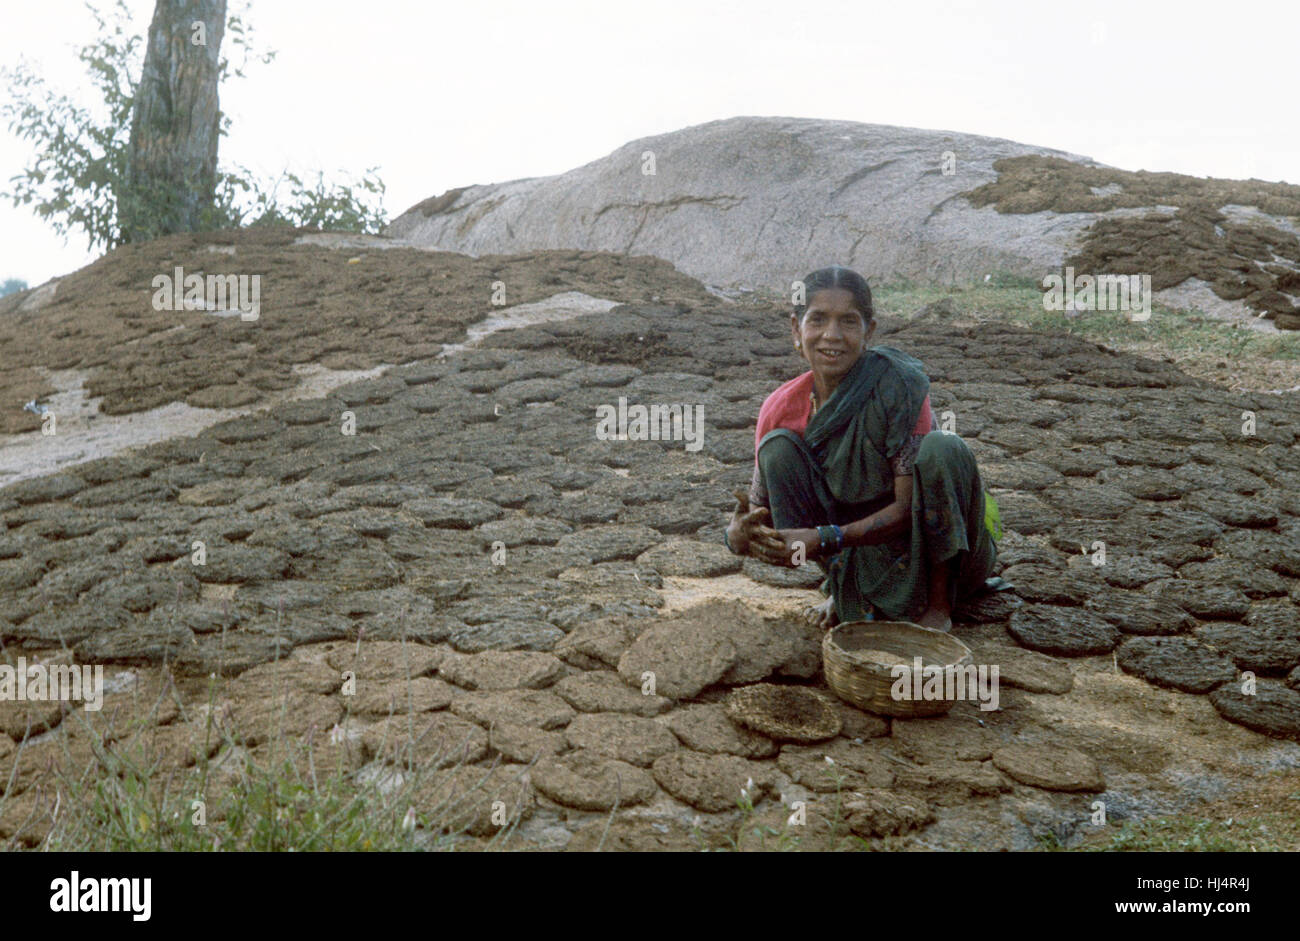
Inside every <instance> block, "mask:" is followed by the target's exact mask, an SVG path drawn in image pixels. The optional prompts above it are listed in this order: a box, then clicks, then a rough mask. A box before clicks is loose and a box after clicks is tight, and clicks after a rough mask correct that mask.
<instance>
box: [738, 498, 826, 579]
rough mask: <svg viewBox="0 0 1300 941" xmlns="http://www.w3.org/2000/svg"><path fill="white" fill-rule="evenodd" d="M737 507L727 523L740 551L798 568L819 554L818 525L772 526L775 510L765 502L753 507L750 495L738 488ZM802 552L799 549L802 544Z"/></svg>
mask: <svg viewBox="0 0 1300 941" xmlns="http://www.w3.org/2000/svg"><path fill="white" fill-rule="evenodd" d="M734 496H735V498H736V509H735V511H734V512H732V514H731V523H730V524H729V525H728V526H727V541H728V542H729V543H730V544H731V548H732V551H733V552H735V553H736V554H737V555H748V556H752V557H753V558H755V559H758V560H759V561H760V562H766V563H767V564H768V565H780V566H783V567H785V568H796V567H797V566H798V565H799V563H801V562H803V561H807V560H811V559H813V558H815V557H816V555H817V552H818V551H819V550H820V549H821V542H820V540H819V539H818V538H817V530H815V529H773V528H772V527H771V525H769V524H770V523H771V522H772V513H771V511H770V510H768V508H767V507H765V506H760V507H755V508H751V507H750V505H749V495H748V494H747V493H744V492H743V491H736V492H735V494H734ZM800 543H802V545H803V552H802V553H800V552H799V544H800Z"/></svg>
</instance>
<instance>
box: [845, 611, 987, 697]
mask: <svg viewBox="0 0 1300 941" xmlns="http://www.w3.org/2000/svg"><path fill="white" fill-rule="evenodd" d="M881 653H883V654H886V655H887V656H871V655H872V654H881ZM914 657H920V658H921V664H922V666H931V665H934V666H939V667H946V666H949V665H953V666H963V667H964V666H965V665H966V664H968V663H970V662H971V651H970V648H969V647H967V646H966V645H965V644H963V643H962V642H961V641H959V640H958V639H957V638H955V637H953V636H951V635H949V634H945V633H944V632H943V631H936V630H932V629H930V628H928V627H921V626H920V625H919V624H912V623H911V622H909V621H852V622H850V623H848V624H840V625H839V626H838V627H835V628H833V629H831V630H829V631H827V632H826V637H825V639H823V640H822V660H823V662H824V664H825V667H826V682H827V683H828V684H830V687H831V689H832V690H834V691H835V695H837V696H839V697H840V698H841V699H843V700H844V701H845V702H849V703H852V704H853V705H855V706H857V707H858V708H859V709H865V710H866V711H867V712H874V713H878V714H879V715H886V716H898V717H900V718H913V717H916V716H937V715H943V714H944V713H945V712H947V711H948V710H950V709H951V708H952V706H953V703H954V702H955V701H956V700H951V699H922V698H920V690H917V689H914V690H913V693H914V695H913V698H911V699H895V698H894V697H893V696H892V695H891V694H890V690H891V689H892V688H893V686H894V684H895V682H897V681H896V679H895V676H894V674H893V673H892V672H891V667H892V666H893V664H894V663H903V664H906V665H907V667H908V670H909V671H910V670H911V669H912V665H913V658H914Z"/></svg>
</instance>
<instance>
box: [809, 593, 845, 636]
mask: <svg viewBox="0 0 1300 941" xmlns="http://www.w3.org/2000/svg"><path fill="white" fill-rule="evenodd" d="M803 616H804V620H806V621H807V622H808V623H809V624H812V625H813V626H815V627H820V628H821V629H822V630H824V631H829V630H830V629H831V628H832V627H834V626H835V625H836V624H838V623H840V619H839V616H838V615H837V614H836V613H835V599H834V598H827V599H826V600H825V601H823V602H822V603H821V604H814V605H809V607H808V608H807V609H806V610H805V611H804V613H803Z"/></svg>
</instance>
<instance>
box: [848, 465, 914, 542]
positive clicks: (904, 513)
mask: <svg viewBox="0 0 1300 941" xmlns="http://www.w3.org/2000/svg"><path fill="white" fill-rule="evenodd" d="M911 526H912V475H911V474H908V475H906V476H905V477H895V478H894V502H893V503H891V504H889V506H886V507H884V508H883V509H880V510H877V511H876V512H875V513H872V514H871V515H870V516H868V517H865V518H863V519H860V520H857V521H856V522H853V523H850V524H849V525H847V526H845V527H844V545H845V546H846V547H848V546H874V545H876V544H877V543H882V542H888V541H889V540H890V539H892V538H894V537H895V536H897V535H899V534H900V533H905V532H907V531H908V529H910V528H911Z"/></svg>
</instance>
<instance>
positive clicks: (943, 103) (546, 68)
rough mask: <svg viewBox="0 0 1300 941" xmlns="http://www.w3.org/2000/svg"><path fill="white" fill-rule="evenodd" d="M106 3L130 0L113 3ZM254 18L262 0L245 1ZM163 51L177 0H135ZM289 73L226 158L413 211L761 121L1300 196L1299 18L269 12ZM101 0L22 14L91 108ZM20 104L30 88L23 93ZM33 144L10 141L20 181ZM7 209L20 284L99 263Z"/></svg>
mask: <svg viewBox="0 0 1300 941" xmlns="http://www.w3.org/2000/svg"><path fill="white" fill-rule="evenodd" d="M103 2H104V4H105V6H106V5H107V0H103ZM231 2H232V7H233V8H235V9H238V8H239V6H240V2H241V0H231ZM127 3H128V6H129V7H130V9H131V11H132V15H133V22H134V25H135V29H136V31H137V32H138V33H140V34H144V32H145V31H146V30H147V28H148V24H149V19H150V17H151V15H152V12H153V6H154V4H153V0H127ZM248 10H249V19H250V21H251V23H252V25H253V27H254V30H255V34H254V40H255V44H256V45H257V46H258V47H260V48H264V49H266V48H269V49H274V50H276V51H278V53H279V55H278V57H277V58H276V60H275V61H274V62H272V63H271V64H270V65H257V64H254V65H253V66H251V67H250V71H249V76H248V77H247V78H246V79H243V80H232V81H231V82H229V83H228V84H227V85H225V86H224V87H223V88H222V89H221V104H222V107H223V110H225V111H226V112H227V113H228V114H229V115H230V116H231V118H232V120H233V127H232V131H231V135H230V137H228V138H225V139H223V140H222V143H221V159H222V161H223V162H228V161H233V162H237V163H242V164H244V165H246V166H248V167H250V168H252V169H253V170H255V171H257V172H258V173H259V174H262V175H274V174H277V173H278V172H279V171H280V170H282V169H284V168H285V167H289V168H292V169H295V170H298V171H304V170H305V171H315V170H317V169H321V170H325V171H326V173H327V174H332V173H335V172H336V171H340V170H346V171H349V172H355V173H360V172H361V171H362V170H364V169H365V168H366V167H371V166H378V167H379V168H380V176H381V177H382V178H383V180H384V182H385V183H386V184H387V186H388V194H387V197H386V199H385V208H386V209H387V210H388V214H389V217H390V218H392V217H393V216H396V215H397V214H398V213H400V212H401V211H402V210H404V209H406V208H408V207H409V206H411V205H412V204H414V203H416V202H418V201H420V200H422V199H424V198H426V197H428V196H431V195H435V194H437V193H440V192H442V191H444V190H447V189H450V188H452V187H455V186H463V185H466V184H470V183H491V182H497V181H501V180H509V179H516V178H519V177H527V176H542V175H547V174H552V173H560V172H563V171H565V170H568V169H570V168H572V167H575V166H578V165H580V164H584V163H587V162H589V161H591V160H595V159H597V158H599V157H601V156H604V155H605V154H607V153H609V152H610V151H612V150H614V149H615V148H617V147H619V146H621V145H622V144H624V143H626V142H627V141H629V140H633V139H635V138H638V137H644V136H647V135H651V134H659V133H663V132H666V131H672V130H676V129H678V128H682V127H687V126H690V125H693V124H701V123H703V122H706V121H712V120H716V119H719V118H728V117H733V116H736V115H788V116H794V117H806V118H830V119H838V120H849V121H863V122H867V123H876V124H897V125H905V126H910V127H922V128H936V129H943V130H952V131H965V132H969V133H974V134H984V135H988V136H992V137H1005V138H1010V139H1012V140H1017V141H1022V142H1024V143H1029V144H1038V145H1042V146H1048V147H1056V148H1060V149H1062V150H1067V151H1071V152H1074V153H1078V154H1084V155H1087V156H1090V157H1093V158H1094V159H1097V160H1100V161H1101V162H1103V163H1107V164H1111V165H1114V166H1118V167H1123V168H1125V169H1130V170H1139V169H1148V170H1173V171H1179V172H1183V173H1191V174H1196V175H1200V176H1226V177H1237V178H1244V177H1258V178H1260V179H1266V180H1286V181H1288V182H1292V183H1295V182H1300V124H1298V123H1297V122H1296V121H1295V115H1296V111H1297V105H1296V98H1295V96H1296V89H1297V87H1298V82H1300V72H1297V59H1296V53H1295V42H1296V36H1297V26H1300V12H1298V10H1297V7H1296V5H1295V4H1294V3H1290V2H1285V0H1284V2H1281V3H1266V2H1258V0H1238V2H1234V3H1227V4H1225V3H1208V2H1178V3H1173V2H1142V0H1118V2H1117V0H1089V2H1088V3H1086V4H1068V5H1061V4H1056V3H1051V2H1042V0H986V2H984V3H943V2H937V0H926V2H918V3H908V2H898V0H890V2H886V3H880V2H876V0H845V2H840V0H796V2H787V3H779V4H778V3H772V2H768V0H734V2H720V3H710V2H708V0H682V2H679V0H651V2H629V0H596V2H578V0H545V2H539V0H517V2H515V0H511V2H497V0H473V2H468V3H466V2H461V0H457V2H454V3H453V2H439V0H430V2H421V0H410V2H403V0H368V2H366V3H357V2H344V0H253V2H252V3H251V6H249V7H248ZM93 30H94V21H93V20H92V19H91V17H90V15H89V13H88V12H87V11H86V10H85V8H84V5H83V3H82V2H81V0H41V2H39V3H19V2H17V0H12V2H7V3H6V4H5V11H4V28H3V29H0V62H3V63H4V64H8V65H12V64H14V63H16V62H17V61H18V59H19V57H25V58H27V60H28V61H30V62H33V63H35V64H36V65H37V67H38V70H39V72H40V73H41V74H42V75H43V76H45V77H46V78H47V79H48V80H49V81H50V82H51V83H52V84H54V85H55V86H56V87H61V88H64V89H67V90H69V91H71V92H75V93H78V94H79V95H82V96H84V97H85V99H86V102H87V103H91V102H92V101H93V99H92V98H91V97H90V92H91V89H90V85H89V82H88V80H87V78H86V76H85V73H84V71H83V68H82V66H81V65H80V63H78V62H77V60H76V53H75V50H76V48H77V47H78V46H80V45H81V44H83V43H84V42H86V41H88V40H89V39H90V38H92V36H93ZM4 94H6V95H8V89H7V88H6V89H5V92H4ZM30 155H31V145H30V143H28V142H26V141H19V140H17V139H16V138H15V137H13V135H11V134H9V133H8V132H7V131H5V130H4V129H3V128H0V188H4V189H8V188H9V183H8V180H9V178H10V177H11V176H12V175H13V174H15V173H17V172H19V171H20V170H21V169H22V168H23V166H24V165H25V164H26V163H27V161H28V160H29V159H30ZM94 257H95V255H94V254H92V253H89V252H87V251H86V239H85V237H84V236H82V235H80V234H79V233H76V234H72V235H70V236H69V238H68V241H67V244H66V245H65V244H64V243H63V240H62V239H61V238H59V237H58V236H56V235H55V234H54V233H53V232H52V231H51V230H50V229H49V227H48V226H47V225H46V224H45V223H43V222H41V221H40V220H38V219H36V218H35V217H34V216H32V214H31V213H30V211H29V210H27V209H25V208H20V209H14V208H11V206H10V204H9V202H8V201H5V202H4V204H3V205H2V206H0V281H3V280H4V279H5V278H8V277H18V278H23V279H25V280H27V281H29V282H30V283H31V284H32V285H36V284H39V283H41V282H43V281H45V280H46V279H48V278H50V277H53V276H56V275H61V274H66V273H67V272H69V271H72V270H75V269H76V268H78V267H80V266H82V265H83V264H86V263H88V262H89V261H91V260H93V258H94Z"/></svg>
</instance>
